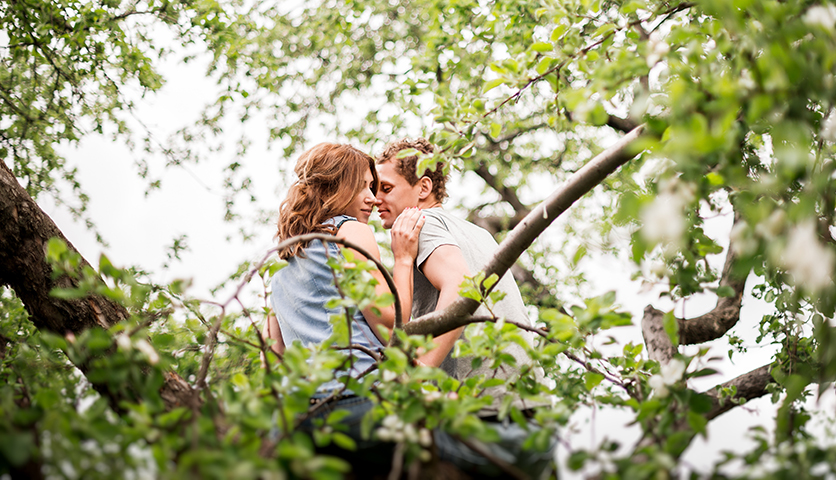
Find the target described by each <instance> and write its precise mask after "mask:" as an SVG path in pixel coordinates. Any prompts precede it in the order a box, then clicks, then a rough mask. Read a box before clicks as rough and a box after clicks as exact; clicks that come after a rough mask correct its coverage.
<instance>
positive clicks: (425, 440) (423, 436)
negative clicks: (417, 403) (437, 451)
mask: <svg viewBox="0 0 836 480" xmlns="http://www.w3.org/2000/svg"><path fill="white" fill-rule="evenodd" d="M418 444H419V445H421V446H422V447H429V446H430V445H432V444H433V436H432V433H430V431H429V430H427V429H426V428H422V429H421V431H420V432H418Z"/></svg>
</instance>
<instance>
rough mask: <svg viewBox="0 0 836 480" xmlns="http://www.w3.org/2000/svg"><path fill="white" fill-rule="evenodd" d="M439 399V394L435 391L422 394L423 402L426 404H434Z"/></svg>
mask: <svg viewBox="0 0 836 480" xmlns="http://www.w3.org/2000/svg"><path fill="white" fill-rule="evenodd" d="M440 398H441V392H439V391H437V390H431V391H429V392H424V400H426V401H427V402H434V401H436V400H438V399H440Z"/></svg>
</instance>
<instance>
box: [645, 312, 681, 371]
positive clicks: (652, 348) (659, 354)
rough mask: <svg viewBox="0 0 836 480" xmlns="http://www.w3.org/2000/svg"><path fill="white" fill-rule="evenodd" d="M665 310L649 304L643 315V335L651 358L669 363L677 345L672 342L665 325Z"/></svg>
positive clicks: (662, 362)
mask: <svg viewBox="0 0 836 480" xmlns="http://www.w3.org/2000/svg"><path fill="white" fill-rule="evenodd" d="M664 319H665V312H663V311H661V310H657V309H655V308H653V306H651V305H648V306H647V307H645V309H644V317H642V337H644V344H645V346H646V347H647V355H648V356H649V357H650V359H651V360H656V361H657V362H659V363H661V364H665V363H668V362H669V361H670V359H672V358H673V356H674V355H676V347H674V345H673V343H672V342H671V339H670V337H669V336H668V332H666V331H665V327H664Z"/></svg>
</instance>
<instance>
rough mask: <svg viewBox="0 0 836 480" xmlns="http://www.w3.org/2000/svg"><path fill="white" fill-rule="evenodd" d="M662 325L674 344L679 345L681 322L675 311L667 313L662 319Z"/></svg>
mask: <svg viewBox="0 0 836 480" xmlns="http://www.w3.org/2000/svg"><path fill="white" fill-rule="evenodd" d="M662 327H663V328H664V329H665V333H667V334H668V338H670V339H671V343H672V344H673V346H674V347H677V346H679V322H678V321H677V319H676V317H675V316H674V314H673V312H668V313H666V314H665V316H664V317H663V319H662Z"/></svg>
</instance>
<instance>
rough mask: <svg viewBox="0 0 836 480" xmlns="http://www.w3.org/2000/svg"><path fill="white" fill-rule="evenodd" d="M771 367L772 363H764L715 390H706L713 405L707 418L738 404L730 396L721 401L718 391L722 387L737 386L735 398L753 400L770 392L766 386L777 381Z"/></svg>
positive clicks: (709, 418) (720, 413) (706, 415)
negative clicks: (770, 371) (773, 376)
mask: <svg viewBox="0 0 836 480" xmlns="http://www.w3.org/2000/svg"><path fill="white" fill-rule="evenodd" d="M770 367H771V366H770V365H764V366H762V367H759V368H756V369H754V370H752V371H751V372H748V373H744V374H743V375H741V376H739V377H737V378H734V379H732V380H729V381H728V382H726V383H723V384H721V385H718V386H717V387H715V388H714V389H713V390H711V391H709V392H706V393H708V395H709V396H710V397H711V401H712V406H711V410H709V412H708V413H706V414H705V418H706V419H708V420H712V419H714V418H716V417H718V416H720V415H722V414H724V413H726V412H728V411H729V410H731V409H732V408H734V407H736V406H737V405H738V404H737V403H736V402H732V401H731V400H730V399H728V398H726V399H724V400H723V401H722V402H721V401H720V396H719V394H718V393H717V392H718V390H719V389H720V388H729V387H737V393H736V394H735V395H734V396H733V397H732V398H734V399H735V400H753V399H755V398H760V397H762V396H764V395H766V394H767V393H769V392H768V391H767V389H766V387H767V385H769V384H770V383H773V382H774V381H775V380H774V379H773V378H772V374H771V373H769V370H770Z"/></svg>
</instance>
